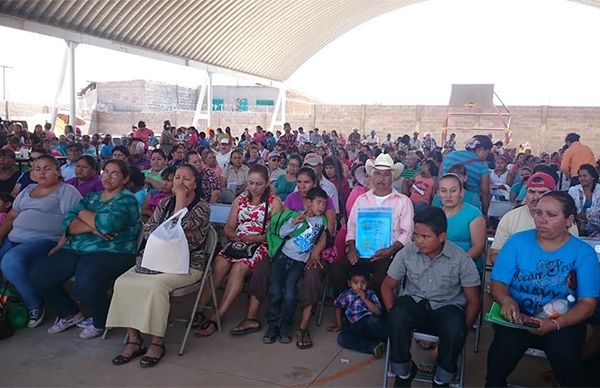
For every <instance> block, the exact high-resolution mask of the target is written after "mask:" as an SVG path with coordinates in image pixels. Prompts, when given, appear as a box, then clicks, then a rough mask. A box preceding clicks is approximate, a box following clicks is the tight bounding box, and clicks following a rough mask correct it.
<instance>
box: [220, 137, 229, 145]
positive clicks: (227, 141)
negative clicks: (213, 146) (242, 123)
mask: <svg viewBox="0 0 600 388" xmlns="http://www.w3.org/2000/svg"><path fill="white" fill-rule="evenodd" d="M221 144H229V139H227V138H223V139H221Z"/></svg>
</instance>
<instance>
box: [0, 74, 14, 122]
mask: <svg viewBox="0 0 600 388" xmlns="http://www.w3.org/2000/svg"><path fill="white" fill-rule="evenodd" d="M0 67H1V68H2V100H3V101H4V120H8V119H9V117H8V101H6V69H12V67H11V66H7V65H0Z"/></svg>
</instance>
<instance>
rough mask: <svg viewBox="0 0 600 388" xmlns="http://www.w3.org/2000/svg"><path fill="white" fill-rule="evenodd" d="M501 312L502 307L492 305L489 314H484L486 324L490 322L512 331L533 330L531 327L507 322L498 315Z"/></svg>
mask: <svg viewBox="0 0 600 388" xmlns="http://www.w3.org/2000/svg"><path fill="white" fill-rule="evenodd" d="M501 310H502V307H501V306H500V304H499V303H497V302H494V303H492V308H491V309H490V312H489V313H487V314H485V320H486V321H488V322H491V323H496V324H498V325H502V326H506V327H512V328H513V329H524V330H531V329H533V327H531V326H526V325H521V324H518V323H513V322H511V321H509V320H507V319H506V318H504V317H503V316H502V314H501V313H500V311H501Z"/></svg>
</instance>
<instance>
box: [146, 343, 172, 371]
mask: <svg viewBox="0 0 600 388" xmlns="http://www.w3.org/2000/svg"><path fill="white" fill-rule="evenodd" d="M150 346H156V347H158V348H161V349H162V353H161V354H160V356H159V357H150V356H144V357H142V359H141V360H140V366H141V367H142V368H154V367H155V366H156V365H157V364H158V362H159V361H160V360H161V359H162V358H163V356H164V355H165V353H166V352H167V349H166V348H165V345H164V344H155V343H154V342H153V343H152V344H151V345H150Z"/></svg>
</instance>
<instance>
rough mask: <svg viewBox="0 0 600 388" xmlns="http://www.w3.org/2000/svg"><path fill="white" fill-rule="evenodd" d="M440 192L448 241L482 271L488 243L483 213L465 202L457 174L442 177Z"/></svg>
mask: <svg viewBox="0 0 600 388" xmlns="http://www.w3.org/2000/svg"><path fill="white" fill-rule="evenodd" d="M438 191H439V195H440V199H441V200H442V209H444V213H446V217H447V218H448V232H447V238H448V240H450V241H452V242H453V243H454V244H456V245H458V246H459V247H460V248H462V249H463V250H464V251H465V252H467V253H468V254H469V256H471V258H473V260H475V264H477V267H478V269H479V270H480V271H481V270H482V269H483V266H484V261H483V257H482V254H483V251H484V248H485V243H486V231H485V219H484V218H483V215H482V214H481V211H480V210H479V209H477V208H476V207H475V206H472V205H469V204H468V203H464V202H463V194H464V189H463V186H462V181H461V179H460V177H458V176H457V175H455V174H446V175H444V176H442V178H441V179H440V181H439V189H438Z"/></svg>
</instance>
